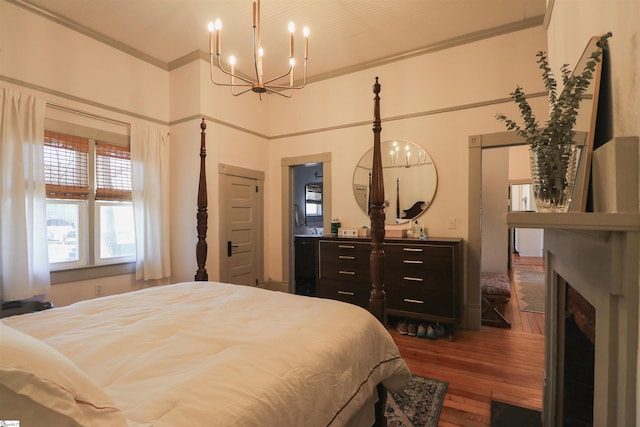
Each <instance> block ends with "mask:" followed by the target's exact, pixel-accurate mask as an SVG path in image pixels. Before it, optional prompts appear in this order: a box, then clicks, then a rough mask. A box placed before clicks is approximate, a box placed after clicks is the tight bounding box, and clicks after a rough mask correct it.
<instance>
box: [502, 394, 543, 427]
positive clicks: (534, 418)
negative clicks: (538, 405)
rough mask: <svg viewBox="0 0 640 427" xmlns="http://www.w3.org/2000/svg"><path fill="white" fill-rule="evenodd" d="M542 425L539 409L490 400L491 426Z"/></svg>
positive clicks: (526, 426) (519, 426)
mask: <svg viewBox="0 0 640 427" xmlns="http://www.w3.org/2000/svg"><path fill="white" fill-rule="evenodd" d="M513 426H518V427H542V414H541V412H540V411H534V410H533V409H528V408H522V407H520V406H515V405H510V404H508V403H502V402H497V401H495V400H492V401H491V427H513Z"/></svg>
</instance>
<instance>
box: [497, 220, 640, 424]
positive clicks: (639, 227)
mask: <svg viewBox="0 0 640 427" xmlns="http://www.w3.org/2000/svg"><path fill="white" fill-rule="evenodd" d="M507 223H508V225H509V227H512V228H515V227H518V228H542V229H544V254H545V267H546V316H545V378H544V403H543V421H544V425H545V426H547V425H548V426H554V425H562V403H561V400H562V399H561V396H562V392H563V382H562V380H561V378H562V375H563V369H564V368H563V366H562V364H563V362H562V361H563V357H564V338H563V337H562V334H563V330H564V328H563V326H562V324H563V323H564V310H565V297H564V295H565V290H566V286H567V284H570V285H571V287H573V288H575V289H577V290H578V292H580V294H581V295H582V296H583V297H585V298H586V299H587V300H588V301H589V303H590V304H591V305H593V306H594V307H595V309H596V334H595V372H594V411H593V412H594V413H593V425H596V426H634V425H635V423H636V411H637V406H638V401H637V398H636V396H640V392H638V390H637V387H638V385H639V384H640V381H638V330H639V328H638V321H639V316H638V303H639V301H638V294H639V287H640V274H639V271H640V268H639V264H640V251H639V246H640V243H639V242H640V214H639V213H533V212H512V213H508V214H507Z"/></svg>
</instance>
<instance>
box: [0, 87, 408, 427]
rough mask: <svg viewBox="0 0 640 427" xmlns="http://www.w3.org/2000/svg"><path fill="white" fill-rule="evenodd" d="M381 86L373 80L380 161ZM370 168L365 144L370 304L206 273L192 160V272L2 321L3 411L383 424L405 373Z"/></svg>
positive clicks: (167, 422)
mask: <svg viewBox="0 0 640 427" xmlns="http://www.w3.org/2000/svg"><path fill="white" fill-rule="evenodd" d="M379 91H380V86H379V84H378V82H377V78H376V85H374V93H375V104H374V105H375V107H374V115H375V119H374V147H375V146H376V144H377V148H378V157H380V153H379V133H380V129H381V128H380V118H379V114H380V113H379V96H378V94H379ZM204 129H205V127H204V126H202V140H201V153H200V155H201V160H202V162H201V167H204V161H203V159H204V156H203V154H204V151H205V150H204ZM375 163H376V159H375V150H374V173H373V187H372V188H374V189H375V188H376V187H377V188H378V189H377V190H372V196H371V218H372V255H371V268H372V278H373V283H372V292H371V307H370V312H368V311H366V310H364V309H362V308H360V307H357V306H354V305H351V304H346V303H342V302H337V301H333V300H325V299H320V298H311V297H304V296H299V295H292V294H287V293H282V292H275V291H269V290H264V289H259V288H252V287H245V286H239V285H232V284H226V283H218V282H211V281H208V277H207V276H208V275H207V272H206V269H205V268H204V265H205V264H204V261H205V260H206V240H205V238H206V215H207V214H206V177H205V175H206V174H205V173H204V172H203V170H204V169H201V174H200V182H199V195H198V215H197V218H198V224H197V228H198V242H197V246H196V258H197V263H198V270H197V272H196V277H195V279H196V280H195V281H193V282H184V283H177V284H172V285H166V286H158V287H152V288H147V289H143V290H140V291H135V292H129V293H125V294H120V295H113V296H108V297H103V298H97V299H94V300H87V301H82V302H78V303H75V304H72V305H69V306H67V307H60V308H53V309H48V310H44V311H40V312H36V313H30V314H23V315H19V316H12V317H7V318H4V319H2V321H1V322H0V337H1V339H2V347H1V349H0V419H5V420H7V419H15V420H20V421H21V424H20V425H21V426H22V427H25V426H26V427H28V426H41V425H44V424H43V423H46V425H47V426H76V425H79V426H109V427H112V426H129V427H141V426H155V427H162V426H172V427H173V426H279V427H280V426H295V427H299V426H305V427H312V426H371V425H374V424H375V425H377V426H385V425H386V419H385V417H384V401H385V398H386V390H387V389H389V390H393V391H401V390H403V389H404V387H405V386H406V384H407V383H408V381H409V379H410V378H411V374H410V372H409V370H408V368H407V366H406V364H405V362H404V361H403V360H402V358H401V357H400V354H399V351H398V349H397V347H396V345H395V344H394V342H393V340H392V339H391V336H390V335H389V333H388V331H387V330H386V329H385V327H384V324H383V321H384V312H385V310H384V306H385V294H384V290H383V287H382V283H381V274H380V271H379V269H380V265H381V260H382V258H383V257H384V250H383V247H382V240H383V238H384V195H383V194H380V191H381V190H380V189H381V188H383V187H382V186H381V184H382V176H381V170H382V169H381V162H380V165H379V167H378V168H376V166H375ZM376 169H377V172H376ZM376 173H377V174H378V175H376ZM203 179H204V180H203ZM376 180H378V181H379V182H378V184H376V183H375V182H376ZM202 202H204V203H202ZM380 219H382V221H381V222H380ZM203 220H204V223H203V222H202V221H203Z"/></svg>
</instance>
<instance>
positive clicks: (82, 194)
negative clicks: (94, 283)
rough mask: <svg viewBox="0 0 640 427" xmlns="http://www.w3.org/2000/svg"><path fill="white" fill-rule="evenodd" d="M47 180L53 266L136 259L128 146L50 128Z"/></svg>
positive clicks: (73, 266) (48, 219) (49, 235)
mask: <svg viewBox="0 0 640 427" xmlns="http://www.w3.org/2000/svg"><path fill="white" fill-rule="evenodd" d="M89 133H90V132H89ZM45 183H46V191H47V236H48V245H49V264H50V265H51V269H52V270H61V269H68V268H77V267H87V266H93V265H102V264H115V263H121V262H130V261H134V260H135V254H136V246H135V228H134V224H133V205H132V203H131V157H130V153H129V147H128V146H123V145H121V144H117V143H111V142H106V141H101V140H98V139H95V138H91V137H82V136H77V135H69V134H66V133H60V132H53V131H49V130H47V131H45Z"/></svg>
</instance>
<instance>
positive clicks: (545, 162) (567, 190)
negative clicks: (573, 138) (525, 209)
mask: <svg viewBox="0 0 640 427" xmlns="http://www.w3.org/2000/svg"><path fill="white" fill-rule="evenodd" d="M577 158H578V148H577V147H576V146H575V145H568V144H562V145H544V146H542V147H536V148H530V149H529V160H530V162H531V180H532V184H533V194H534V196H535V200H536V205H537V207H538V212H567V211H568V210H569V207H570V205H571V199H572V197H573V191H574V188H575V182H576V167H577Z"/></svg>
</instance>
